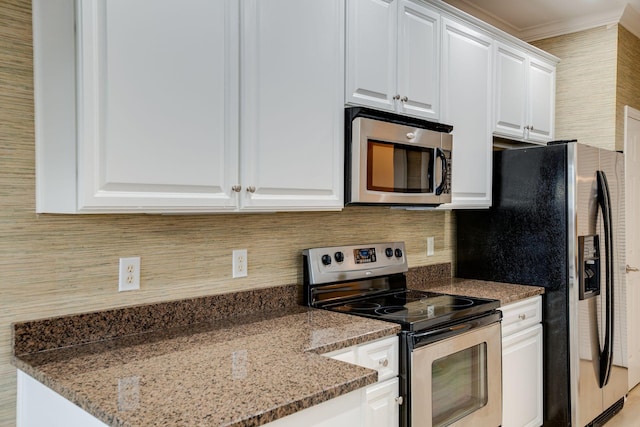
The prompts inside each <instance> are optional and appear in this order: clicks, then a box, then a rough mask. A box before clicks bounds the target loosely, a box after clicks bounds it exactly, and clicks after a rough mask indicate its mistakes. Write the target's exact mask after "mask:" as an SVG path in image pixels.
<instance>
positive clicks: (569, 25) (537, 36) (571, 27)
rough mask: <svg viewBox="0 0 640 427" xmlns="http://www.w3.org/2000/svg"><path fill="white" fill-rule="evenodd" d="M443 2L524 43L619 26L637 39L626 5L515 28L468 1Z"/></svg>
mask: <svg viewBox="0 0 640 427" xmlns="http://www.w3.org/2000/svg"><path fill="white" fill-rule="evenodd" d="M446 2H447V3H448V4H450V5H452V6H454V7H456V8H458V9H460V10H463V11H464V12H466V13H468V14H470V15H473V16H475V17H476V18H478V19H480V20H482V21H485V22H487V23H488V24H491V25H493V26H494V27H497V28H499V29H501V30H502V31H505V32H507V33H509V34H511V35H513V36H515V37H517V38H519V39H521V40H524V41H525V42H532V41H536V40H541V39H546V38H550V37H556V36H561V35H564V34H570V33H575V32H578V31H584V30H590V29H592V28H597V27H602V26H611V25H616V24H618V23H619V24H620V25H622V26H623V27H625V28H626V29H627V30H629V31H630V32H631V33H633V34H634V35H635V36H636V37H638V38H640V13H639V12H638V11H637V10H636V9H634V8H633V6H631V5H630V4H627V5H626V7H624V6H623V7H620V8H618V9H615V10H613V11H611V12H609V13H606V14H596V15H589V16H584V17H580V18H575V19H569V20H561V21H555V22H550V23H546V24H544V25H537V26H534V27H528V28H518V27H516V26H514V25H512V24H510V23H509V22H507V21H505V20H503V19H501V18H499V17H497V16H495V15H493V14H491V13H490V12H487V11H486V10H484V9H482V8H480V7H478V6H476V5H475V4H474V3H473V2H472V1H470V0H446Z"/></svg>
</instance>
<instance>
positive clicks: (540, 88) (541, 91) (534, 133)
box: [528, 57, 556, 142]
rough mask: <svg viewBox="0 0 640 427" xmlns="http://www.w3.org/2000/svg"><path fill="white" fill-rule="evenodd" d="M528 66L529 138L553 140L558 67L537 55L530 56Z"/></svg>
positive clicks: (543, 140)
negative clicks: (536, 56) (539, 58)
mask: <svg viewBox="0 0 640 427" xmlns="http://www.w3.org/2000/svg"><path fill="white" fill-rule="evenodd" d="M528 67H529V96H528V98H529V105H528V110H529V120H528V125H529V127H530V128H529V131H528V134H529V136H528V139H530V140H533V141H539V142H547V141H551V140H552V139H553V133H554V132H553V130H554V121H555V120H554V118H555V102H556V96H555V94H556V67H555V66H554V65H551V64H549V63H547V62H544V61H541V60H538V59H536V58H535V57H530V59H529V64H528Z"/></svg>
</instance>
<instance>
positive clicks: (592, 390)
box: [456, 141, 627, 427]
mask: <svg viewBox="0 0 640 427" xmlns="http://www.w3.org/2000/svg"><path fill="white" fill-rule="evenodd" d="M493 162H494V163H493V190H492V191H493V205H492V207H491V208H490V209H484V210H459V211H456V224H457V228H456V230H457V242H456V254H457V257H456V265H457V272H456V275H457V276H458V277H462V278H473V279H483V280H492V281H498V282H507V283H517V284H524V285H535V286H542V287H544V288H545V293H544V295H543V337H544V338H543V346H544V350H543V352H544V357H543V382H544V386H543V389H544V401H543V407H544V426H581V427H582V426H586V425H593V426H598V425H602V424H603V423H604V422H605V421H606V420H607V419H609V418H610V417H611V416H613V414H615V413H616V412H618V411H619V410H620V409H621V408H622V405H623V404H624V396H625V395H626V393H627V368H626V366H627V362H626V360H627V359H626V357H627V355H626V351H627V349H626V306H625V304H624V301H625V294H626V288H625V253H624V238H625V235H624V159H623V156H622V154H621V153H617V152H613V151H609V150H604V149H598V148H595V147H590V146H586V145H582V144H578V143H577V142H575V141H572V142H564V143H558V144H552V145H548V146H539V147H527V148H517V149H507V150H501V151H495V152H494V158H493ZM523 369H526V367H525V366H523Z"/></svg>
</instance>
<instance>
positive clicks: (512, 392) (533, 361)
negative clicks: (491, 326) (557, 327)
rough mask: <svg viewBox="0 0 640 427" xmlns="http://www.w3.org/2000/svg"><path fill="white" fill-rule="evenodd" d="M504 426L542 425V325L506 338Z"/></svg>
mask: <svg viewBox="0 0 640 427" xmlns="http://www.w3.org/2000/svg"><path fill="white" fill-rule="evenodd" d="M502 381H503V386H502V387H503V390H502V426H503V427H538V426H541V425H542V325H540V324H538V325H536V326H533V327H531V328H529V329H525V330H524V331H521V332H517V333H515V334H512V335H509V336H506V337H504V338H503V339H502Z"/></svg>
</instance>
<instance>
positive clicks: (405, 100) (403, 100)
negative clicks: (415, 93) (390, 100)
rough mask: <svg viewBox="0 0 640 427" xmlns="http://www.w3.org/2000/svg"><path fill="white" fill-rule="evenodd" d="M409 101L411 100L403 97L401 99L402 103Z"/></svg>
mask: <svg viewBox="0 0 640 427" xmlns="http://www.w3.org/2000/svg"><path fill="white" fill-rule="evenodd" d="M408 100H409V98H408V97H406V96H403V97H402V98H401V99H400V101H402V102H407V101H408Z"/></svg>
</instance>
